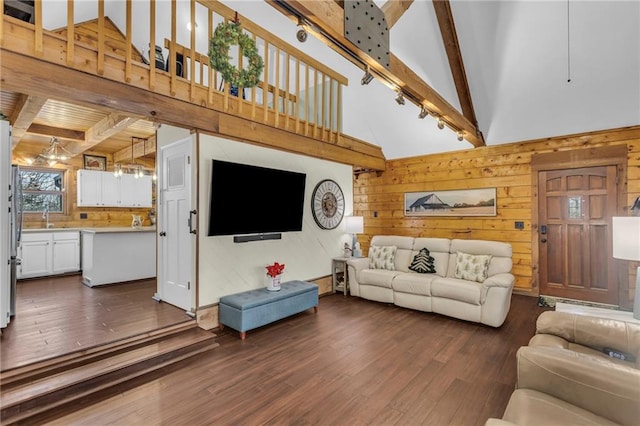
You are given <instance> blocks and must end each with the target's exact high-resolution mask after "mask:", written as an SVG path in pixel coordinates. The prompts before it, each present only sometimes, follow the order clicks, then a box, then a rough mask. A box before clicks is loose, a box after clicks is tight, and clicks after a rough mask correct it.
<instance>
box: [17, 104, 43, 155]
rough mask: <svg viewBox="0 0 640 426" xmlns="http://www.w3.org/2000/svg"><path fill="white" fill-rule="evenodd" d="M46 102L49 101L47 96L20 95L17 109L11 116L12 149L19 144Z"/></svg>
mask: <svg viewBox="0 0 640 426" xmlns="http://www.w3.org/2000/svg"><path fill="white" fill-rule="evenodd" d="M45 102H47V98H43V97H37V96H28V95H24V94H23V95H20V97H19V98H18V101H17V103H16V109H15V110H14V112H13V115H12V116H11V117H9V122H10V123H11V149H12V150H13V149H14V148H15V147H16V145H18V143H19V142H20V140H21V139H22V137H23V136H24V134H25V133H27V129H28V128H29V126H31V123H33V120H34V119H35V118H36V117H37V115H38V113H39V112H40V110H41V109H42V107H43V106H44V104H45Z"/></svg>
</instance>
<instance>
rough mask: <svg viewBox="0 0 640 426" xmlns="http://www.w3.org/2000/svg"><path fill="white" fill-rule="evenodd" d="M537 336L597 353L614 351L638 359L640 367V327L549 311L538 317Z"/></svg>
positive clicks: (616, 321)
mask: <svg viewBox="0 0 640 426" xmlns="http://www.w3.org/2000/svg"><path fill="white" fill-rule="evenodd" d="M536 334H551V335H553V336H558V337H561V338H563V339H565V340H566V341H568V342H572V343H576V344H579V345H582V346H587V347H589V348H593V349H595V350H598V351H602V350H603V349H604V348H611V349H615V350H617V351H620V352H623V353H625V354H629V355H632V356H634V357H635V358H636V361H635V362H636V368H637V367H638V366H640V360H639V359H638V358H639V357H640V325H638V324H633V323H630V322H626V321H621V320H615V319H608V318H599V317H595V316H590V315H579V314H575V313H570V312H557V311H547V312H543V313H541V314H540V315H539V316H538V319H537V321H536Z"/></svg>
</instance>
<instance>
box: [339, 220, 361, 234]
mask: <svg viewBox="0 0 640 426" xmlns="http://www.w3.org/2000/svg"><path fill="white" fill-rule="evenodd" d="M344 221H345V222H344V223H345V232H346V233H347V234H362V233H363V232H364V218H363V217H362V216H347V217H345V218H344Z"/></svg>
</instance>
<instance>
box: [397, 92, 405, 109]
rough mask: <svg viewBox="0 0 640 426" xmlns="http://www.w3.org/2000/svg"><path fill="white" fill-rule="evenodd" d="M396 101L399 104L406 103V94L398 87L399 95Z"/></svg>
mask: <svg viewBox="0 0 640 426" xmlns="http://www.w3.org/2000/svg"><path fill="white" fill-rule="evenodd" d="M396 102H397V103H398V105H404V95H403V94H402V90H400V89H398V95H397V96H396Z"/></svg>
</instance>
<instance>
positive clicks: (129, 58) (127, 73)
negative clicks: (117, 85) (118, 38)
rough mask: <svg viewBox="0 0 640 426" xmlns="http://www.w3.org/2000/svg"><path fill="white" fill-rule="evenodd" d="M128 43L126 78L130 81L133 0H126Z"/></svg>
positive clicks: (126, 50) (125, 62) (126, 47)
mask: <svg viewBox="0 0 640 426" xmlns="http://www.w3.org/2000/svg"><path fill="white" fill-rule="evenodd" d="M125 19H126V21H127V23H126V32H127V34H126V40H127V41H126V45H125V47H124V50H125V58H124V80H125V81H126V82H127V83H129V82H130V81H131V52H132V50H131V0H127V1H126V14H125Z"/></svg>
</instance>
